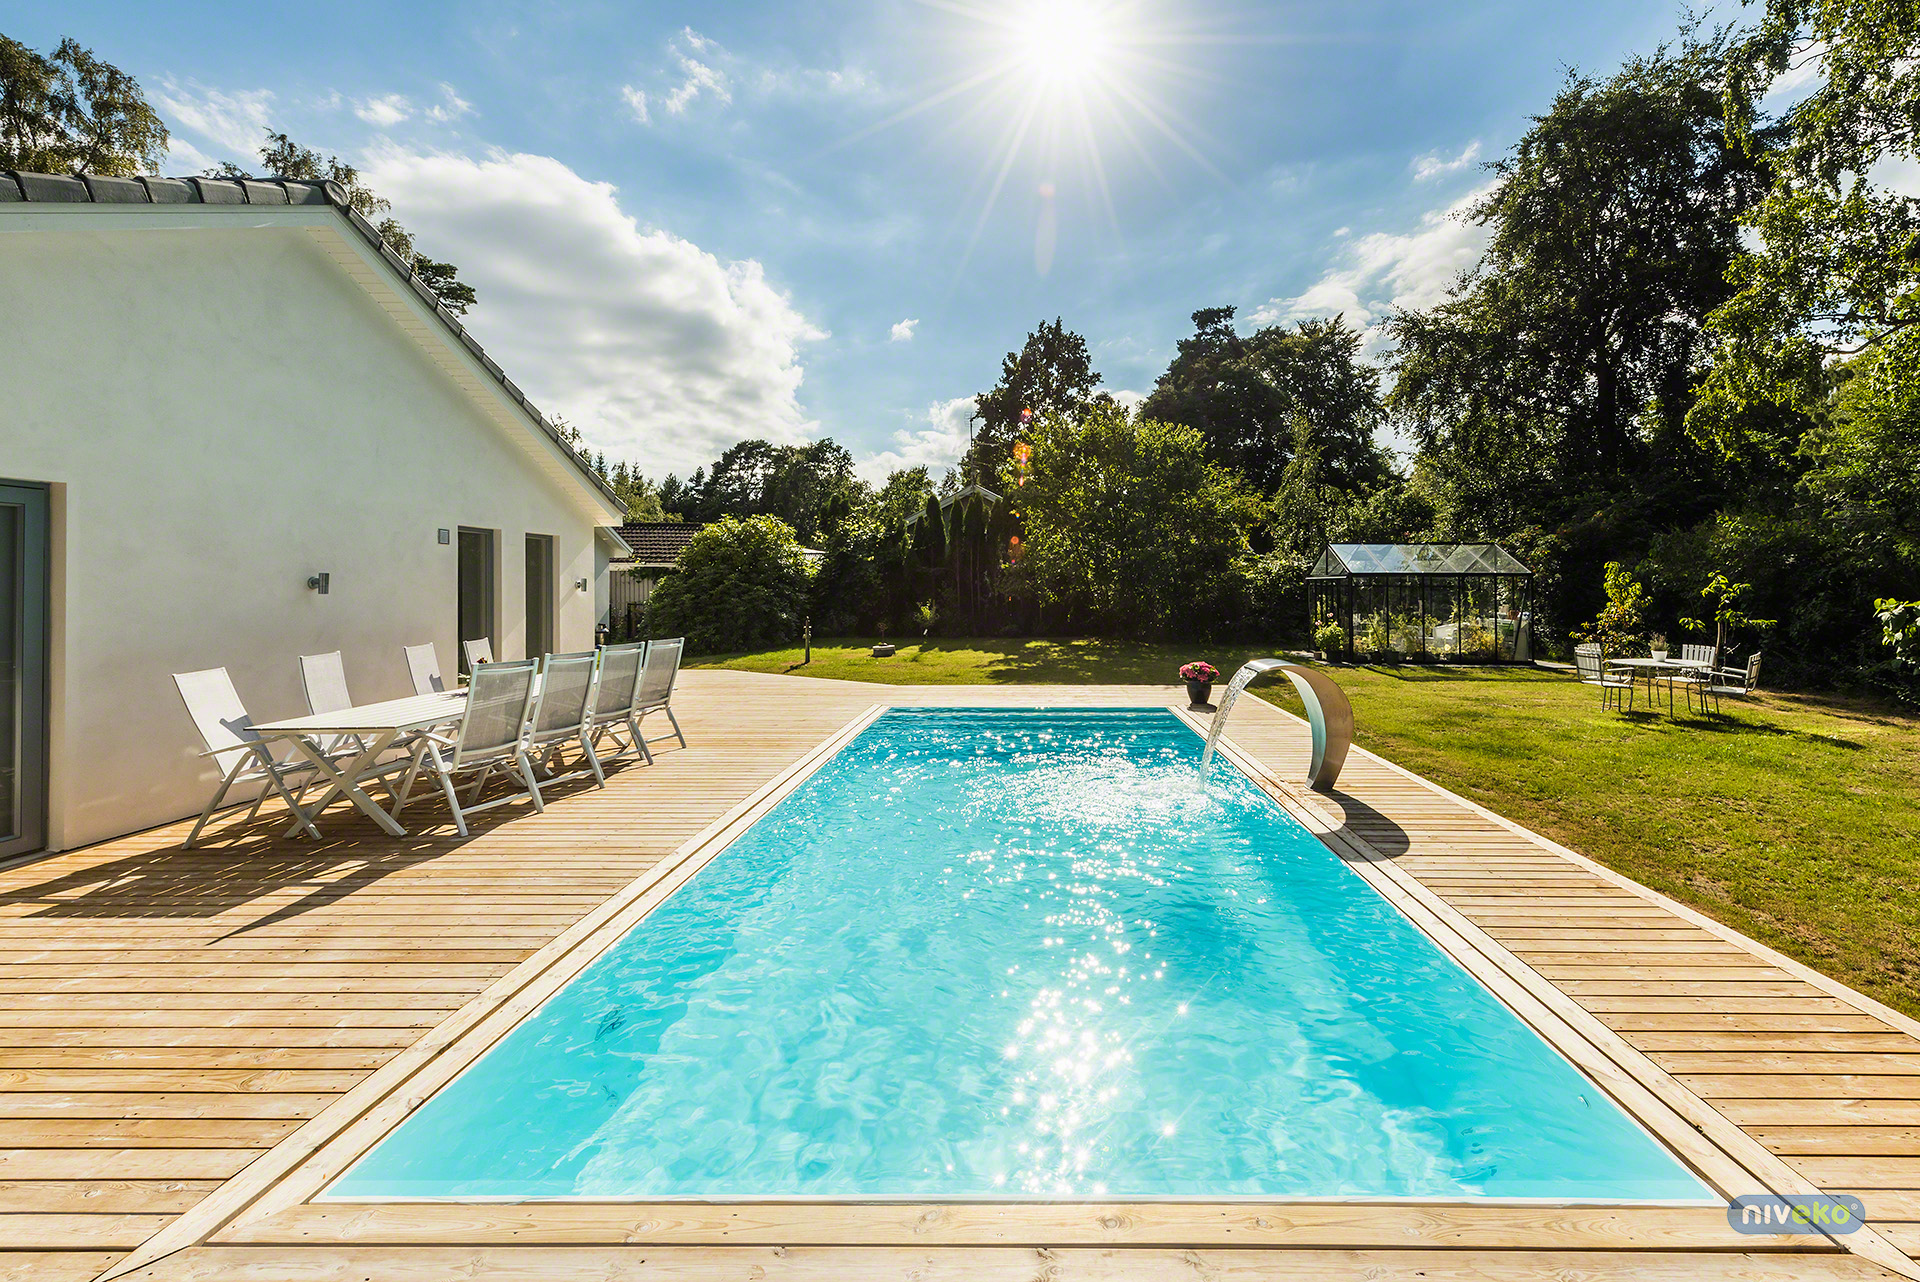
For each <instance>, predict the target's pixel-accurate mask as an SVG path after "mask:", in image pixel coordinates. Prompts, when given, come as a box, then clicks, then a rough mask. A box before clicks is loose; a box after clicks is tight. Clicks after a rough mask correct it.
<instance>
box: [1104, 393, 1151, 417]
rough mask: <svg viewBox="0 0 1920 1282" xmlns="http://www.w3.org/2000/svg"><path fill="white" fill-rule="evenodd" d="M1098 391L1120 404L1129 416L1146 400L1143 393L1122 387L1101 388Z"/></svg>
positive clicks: (1145, 395)
mask: <svg viewBox="0 0 1920 1282" xmlns="http://www.w3.org/2000/svg"><path fill="white" fill-rule="evenodd" d="M1100 390H1101V391H1103V392H1105V393H1106V394H1107V395H1108V396H1111V397H1112V398H1113V399H1114V400H1116V401H1118V402H1120V404H1121V406H1122V407H1123V408H1124V409H1125V410H1126V411H1127V412H1128V413H1129V414H1131V413H1132V412H1133V411H1135V410H1137V409H1139V408H1140V402H1141V401H1144V400H1146V399H1147V394H1146V393H1145V392H1135V391H1131V390H1129V389H1127V388H1124V387H1103V388H1101V389H1100Z"/></svg>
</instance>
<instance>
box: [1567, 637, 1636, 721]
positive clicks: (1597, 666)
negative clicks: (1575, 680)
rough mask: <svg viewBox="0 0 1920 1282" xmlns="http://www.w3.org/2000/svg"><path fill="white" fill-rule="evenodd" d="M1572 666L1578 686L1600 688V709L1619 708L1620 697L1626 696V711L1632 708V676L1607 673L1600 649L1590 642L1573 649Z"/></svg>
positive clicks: (1628, 673) (1627, 673) (1620, 673)
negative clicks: (1577, 675) (1576, 674)
mask: <svg viewBox="0 0 1920 1282" xmlns="http://www.w3.org/2000/svg"><path fill="white" fill-rule="evenodd" d="M1573 666H1574V669H1575V670H1576V671H1577V672H1578V673H1579V674H1580V684H1581V685H1584V686H1599V687H1600V706H1601V707H1602V708H1607V707H1613V708H1618V707H1619V706H1620V696H1621V695H1622V694H1623V693H1624V694H1625V695H1626V696H1627V704H1626V706H1627V709H1628V710H1629V711H1631V710H1632V708H1633V674H1632V673H1631V672H1625V673H1622V672H1609V671H1607V665H1606V660H1605V659H1604V658H1603V657H1602V654H1601V651H1600V647H1599V646H1597V645H1594V644H1592V643H1591V642H1589V643H1587V644H1585V645H1577V646H1575V647H1573Z"/></svg>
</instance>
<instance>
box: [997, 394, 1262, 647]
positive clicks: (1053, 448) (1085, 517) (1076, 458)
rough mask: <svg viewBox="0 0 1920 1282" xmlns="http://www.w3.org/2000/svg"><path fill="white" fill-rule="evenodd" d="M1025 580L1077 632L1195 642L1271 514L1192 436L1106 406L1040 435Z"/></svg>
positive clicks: (1050, 420) (1023, 498) (1025, 515)
mask: <svg viewBox="0 0 1920 1282" xmlns="http://www.w3.org/2000/svg"><path fill="white" fill-rule="evenodd" d="M1032 436H1033V461H1032V469H1031V473H1030V475H1029V477H1028V479H1027V483H1026V484H1025V485H1023V486H1021V487H1020V493H1019V509H1020V515H1021V517H1022V519H1023V520H1024V522H1025V525H1026V535H1027V544H1026V547H1027V550H1026V554H1025V555H1024V556H1023V557H1022V558H1021V559H1020V560H1019V562H1018V573H1019V574H1020V575H1021V577H1022V578H1023V579H1024V580H1025V581H1026V582H1027V583H1028V584H1030V585H1031V586H1032V588H1033V590H1034V591H1035V592H1036V593H1037V595H1038V596H1039V598H1040V600H1041V601H1042V602H1044V603H1047V604H1050V605H1052V606H1054V607H1055V608H1056V609H1063V610H1064V611H1065V612H1066V614H1067V618H1068V621H1069V622H1070V623H1071V624H1072V625H1073V626H1075V627H1092V628H1097V629H1114V630H1117V631H1125V632H1128V633H1129V634H1131V633H1134V632H1137V631H1141V630H1144V631H1150V632H1155V633H1162V634H1165V633H1176V634H1181V635H1193V634H1194V633H1196V632H1199V631H1204V630H1205V629H1206V627H1207V626H1208V623H1209V621H1210V620H1209V617H1208V616H1209V615H1210V614H1213V613H1214V612H1216V611H1219V612H1225V611H1227V610H1230V609H1231V608H1232V607H1230V606H1228V605H1226V604H1225V603H1223V602H1218V601H1211V600H1209V594H1210V593H1213V592H1215V591H1217V590H1219V589H1220V588H1221V587H1222V586H1223V585H1224V584H1226V583H1227V581H1228V580H1229V577H1230V576H1229V575H1228V570H1229V569H1230V567H1231V566H1232V565H1233V563H1234V561H1235V560H1236V559H1237V558H1239V557H1241V556H1242V555H1244V554H1245V553H1246V552H1247V550H1248V544H1247V533H1246V532H1247V529H1248V527H1249V526H1251V525H1253V524H1254V523H1256V522H1257V521H1259V520H1260V518H1261V515H1262V513H1261V508H1262V504H1261V502H1260V500H1259V497H1258V496H1257V495H1255V494H1254V493H1253V492H1252V490H1251V489H1250V488H1249V487H1248V486H1247V483H1246V482H1245V481H1244V480H1242V479H1241V478H1240V476H1239V475H1238V474H1236V473H1234V472H1233V471H1231V470H1229V469H1227V468H1224V467H1221V466H1220V465H1218V464H1216V463H1213V462H1210V461H1209V460H1208V459H1207V448H1206V440H1205V438H1204V437H1202V436H1201V435H1200V433H1199V432H1198V431H1195V430H1194V429H1193V428H1190V427H1178V426H1174V425H1171V424H1167V423H1159V422H1155V421H1153V420H1151V419H1147V418H1144V417H1142V418H1135V417H1133V416H1131V415H1129V414H1127V413H1126V411H1125V410H1123V409H1121V408H1119V407H1118V406H1097V407H1095V408H1093V409H1091V410H1089V411H1087V412H1086V413H1085V414H1082V415H1080V416H1079V417H1077V418H1074V417H1068V416H1065V415H1048V416H1046V417H1044V418H1041V419H1040V420H1038V421H1037V422H1036V423H1035V424H1034V426H1033V433H1032Z"/></svg>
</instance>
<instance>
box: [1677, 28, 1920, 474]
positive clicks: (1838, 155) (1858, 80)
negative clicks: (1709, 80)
mask: <svg viewBox="0 0 1920 1282" xmlns="http://www.w3.org/2000/svg"><path fill="white" fill-rule="evenodd" d="M1729 64H1730V65H1729V75H1728V77H1727V89H1726V108H1727V116H1728V130H1729V132H1730V134H1731V135H1732V136H1733V138H1734V139H1735V141H1736V142H1737V143H1738V144H1740V145H1741V146H1743V147H1744V148H1745V150H1746V151H1747V153H1748V154H1749V155H1751V156H1753V157H1754V158H1755V159H1756V160H1758V161H1761V162H1763V163H1765V164H1767V165H1768V166H1769V168H1770V172H1771V176H1772V179H1773V183H1772V187H1771V189H1770V190H1769V191H1768V192H1767V194H1766V198H1765V199H1764V200H1763V201H1761V202H1760V204H1759V206H1758V208H1756V209H1755V210H1753V211H1752V214H1751V215H1750V218H1749V225H1750V227H1751V229H1752V231H1753V233H1754V237H1755V240H1756V241H1757V244H1756V245H1755V246H1754V247H1753V249H1752V251H1751V252H1748V253H1743V254H1741V255H1740V256H1739V258H1738V259H1737V260H1736V261H1735V263H1734V265H1733V273H1732V279H1733V282H1734V284H1735V285H1736V286H1737V287H1738V293H1737V294H1735V295H1734V297H1732V298H1731V299H1729V300H1728V301H1727V302H1726V303H1725V304H1724V305H1723V306H1722V307H1721V308H1720V309H1719V311H1717V312H1716V313H1715V314H1714V317H1713V323H1712V334H1713V337H1714V338H1715V340H1716V346H1715V349H1714V352H1713V369H1712V373H1711V375H1710V376H1709V377H1708V379H1707V381H1706V383H1705V386H1704V387H1703V389H1702V393H1703V394H1702V397H1701V401H1700V404H1699V406H1698V407H1697V408H1696V409H1695V411H1694V414H1693V417H1692V419H1691V426H1693V427H1694V428H1695V430H1696V431H1698V432H1699V433H1700V434H1701V435H1702V436H1706V437H1711V438H1714V439H1716V440H1717V441H1718V442H1719V443H1720V444H1721V445H1722V446H1724V447H1726V448H1727V449H1728V450H1729V451H1731V452H1736V453H1737V452H1739V451H1740V450H1741V449H1742V448H1743V447H1750V446H1758V447H1759V448H1761V449H1763V450H1771V451H1774V452H1777V453H1791V452H1792V451H1793V450H1794V448H1795V443H1796V438H1795V433H1794V429H1795V428H1796V427H1798V426H1800V425H1802V424H1803V422H1804V420H1803V419H1800V418H1798V417H1797V416H1794V417H1788V418H1786V419H1784V420H1783V419H1781V418H1780V417H1779V416H1768V415H1765V414H1760V415H1756V414H1755V413H1753V410H1754V408H1755V407H1756V406H1784V407H1788V408H1791V409H1794V410H1799V411H1810V412H1816V413H1817V412H1818V409H1819V407H1820V405H1821V404H1822V402H1823V401H1824V400H1825V399H1826V397H1827V395H1828V393H1829V390H1830V379H1829V377H1828V375H1829V373H1830V372H1831V371H1832V369H1833V362H1834V360H1835V358H1837V357H1846V356H1851V355H1854V354H1856V353H1861V352H1866V351H1868V350H1870V349H1874V348H1885V349H1888V355H1887V359H1886V360H1884V361H1882V362H1878V363H1877V364H1876V366H1875V378H1876V380H1878V381H1879V382H1880V383H1881V384H1882V385H1884V386H1885V387H1886V388H1887V390H1888V393H1889V395H1890V396H1891V397H1892V398H1893V399H1894V400H1895V401H1897V402H1901V403H1903V404H1910V403H1911V402H1912V400H1913V398H1914V396H1915V393H1916V392H1920V201H1916V200H1914V199H1912V198H1910V197H1908V196H1905V195H1902V194H1900V193H1898V192H1896V191H1893V190H1891V189H1889V188H1888V187H1887V186H1885V185H1884V184H1883V183H1882V182H1880V181H1877V175H1878V174H1881V173H1884V172H1885V167H1886V165H1887V163H1888V162H1896V163H1906V164H1911V163H1912V162H1914V161H1915V160H1920V6H1916V5H1914V4H1912V3H1910V2H1906V0H1872V2H1864V0H1766V3H1765V13H1764V16H1763V17H1762V19H1761V21H1760V23H1759V24H1758V26H1757V27H1756V28H1755V29H1754V30H1752V31H1751V32H1749V33H1748V34H1747V35H1746V36H1745V37H1744V38H1743V39H1741V40H1740V41H1739V42H1738V43H1736V44H1735V45H1734V47H1733V49H1732V54H1731V57H1730V59H1729ZM1809 69H1811V70H1812V72H1813V73H1814V74H1813V80H1812V84H1811V87H1810V88H1809V89H1808V90H1807V91H1806V92H1805V96H1804V97H1802V98H1801V99H1800V100H1799V101H1798V102H1796V103H1794V104H1793V105H1791V106H1790V107H1789V108H1788V109H1787V110H1786V111H1785V112H1784V114H1783V115H1782V116H1781V118H1780V119H1778V120H1777V121H1775V120H1768V119H1766V118H1765V116H1764V115H1763V113H1762V103H1763V102H1765V101H1766V99H1767V97H1768V91H1769V90H1770V89H1771V87H1772V86H1773V84H1774V83H1775V81H1776V80H1777V79H1778V78H1779V77H1780V76H1782V75H1784V74H1786V73H1789V72H1792V73H1795V74H1796V75H1798V74H1801V73H1804V72H1806V71H1807V70H1809ZM1770 429H1771V430H1770Z"/></svg>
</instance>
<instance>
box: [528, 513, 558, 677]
mask: <svg viewBox="0 0 1920 1282" xmlns="http://www.w3.org/2000/svg"><path fill="white" fill-rule="evenodd" d="M552 651H553V536H552V535H551V534H529V535H528V536H527V657H528V658H529V659H532V658H536V657H538V656H540V655H543V654H550V653H552Z"/></svg>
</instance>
